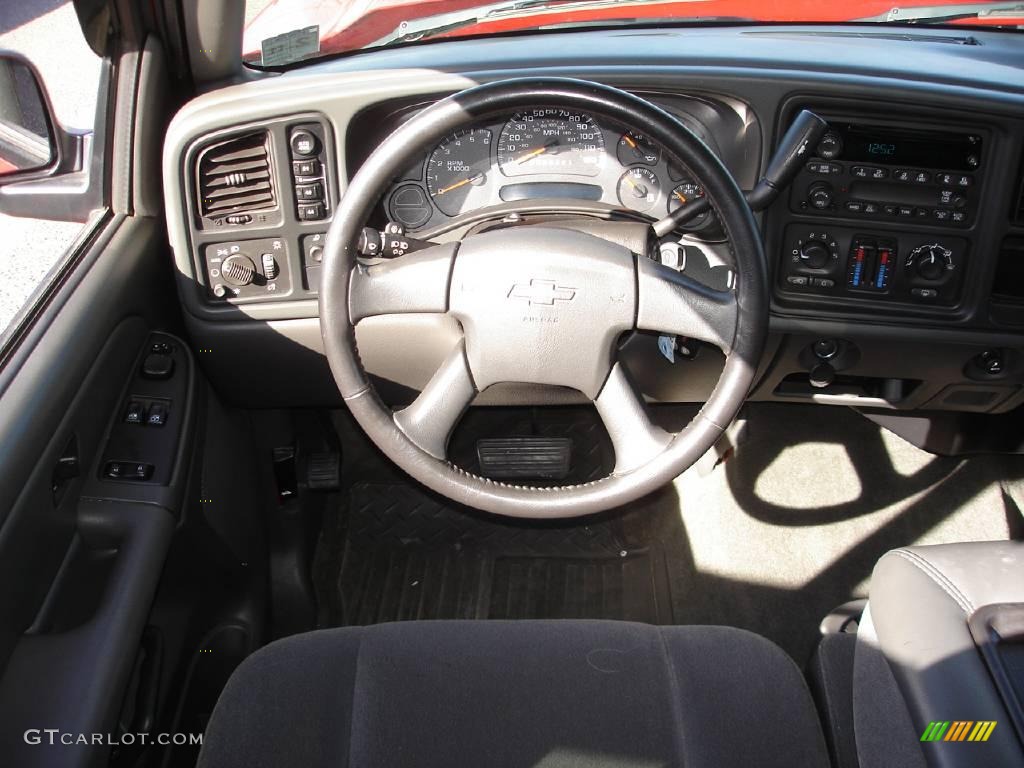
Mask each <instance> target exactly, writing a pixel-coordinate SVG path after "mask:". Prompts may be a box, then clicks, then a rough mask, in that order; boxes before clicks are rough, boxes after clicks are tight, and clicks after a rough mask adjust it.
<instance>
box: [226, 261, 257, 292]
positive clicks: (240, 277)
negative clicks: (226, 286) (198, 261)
mask: <svg viewBox="0 0 1024 768" xmlns="http://www.w3.org/2000/svg"><path fill="white" fill-rule="evenodd" d="M220 273H221V275H222V276H223V277H224V280H225V281H226V282H228V283H231V285H239V286H241V285H248V284H249V283H251V282H252V281H253V280H254V279H255V278H256V265H255V264H253V263H252V259H250V258H249V257H248V256H246V255H245V254H244V253H236V254H234V255H233V256H228V257H227V258H226V259H224V263H223V264H221V267H220Z"/></svg>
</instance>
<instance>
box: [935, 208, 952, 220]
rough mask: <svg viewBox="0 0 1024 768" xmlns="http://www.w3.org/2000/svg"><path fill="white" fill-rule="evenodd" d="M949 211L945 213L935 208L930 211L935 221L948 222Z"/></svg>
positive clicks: (943, 210)
mask: <svg viewBox="0 0 1024 768" xmlns="http://www.w3.org/2000/svg"><path fill="white" fill-rule="evenodd" d="M951 213H952V212H951V211H947V210H946V209H945V208H936V209H935V210H934V211H932V216H934V217H935V219H936V221H949V217H950V215H951Z"/></svg>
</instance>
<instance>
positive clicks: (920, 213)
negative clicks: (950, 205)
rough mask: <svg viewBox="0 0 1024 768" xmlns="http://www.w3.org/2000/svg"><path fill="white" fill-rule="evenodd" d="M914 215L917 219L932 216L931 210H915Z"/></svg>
mask: <svg viewBox="0 0 1024 768" xmlns="http://www.w3.org/2000/svg"><path fill="white" fill-rule="evenodd" d="M914 215H915V216H917V218H919V219H927V218H928V217H929V216H931V215H932V211H931V208H915V209H914Z"/></svg>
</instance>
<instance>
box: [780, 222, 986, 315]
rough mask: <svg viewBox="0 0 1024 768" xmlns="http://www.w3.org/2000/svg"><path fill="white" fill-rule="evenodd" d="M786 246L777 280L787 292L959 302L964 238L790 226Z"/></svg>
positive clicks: (920, 302) (945, 303) (917, 302)
mask: <svg viewBox="0 0 1024 768" xmlns="http://www.w3.org/2000/svg"><path fill="white" fill-rule="evenodd" d="M783 243H784V247H783V252H782V258H781V260H780V264H779V267H780V268H779V271H778V279H777V286H778V289H779V290H780V291H781V292H783V293H787V294H810V295H820V296H835V297H850V298H861V299H864V298H870V299H881V300H884V301H890V302H902V303H907V304H915V305H938V306H954V305H956V303H957V302H958V301H959V298H960V288H961V285H962V282H963V274H964V271H965V267H966V264H967V241H966V240H965V239H963V238H959V237H947V236H940V237H934V236H929V235H922V234H910V233H900V234H890V233H877V232H871V231H863V230H854V229H849V228H845V227H829V228H827V229H823V228H818V227H815V226H813V225H806V224H791V225H790V226H789V227H787V228H786V232H785V236H784V239H783Z"/></svg>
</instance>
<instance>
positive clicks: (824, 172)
mask: <svg viewBox="0 0 1024 768" xmlns="http://www.w3.org/2000/svg"><path fill="white" fill-rule="evenodd" d="M807 170H808V171H810V172H811V173H817V174H819V175H821V176H836V175H838V174H840V173H842V172H843V166H841V165H839V163H826V162H823V161H821V160H811V161H810V162H809V163H807Z"/></svg>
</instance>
